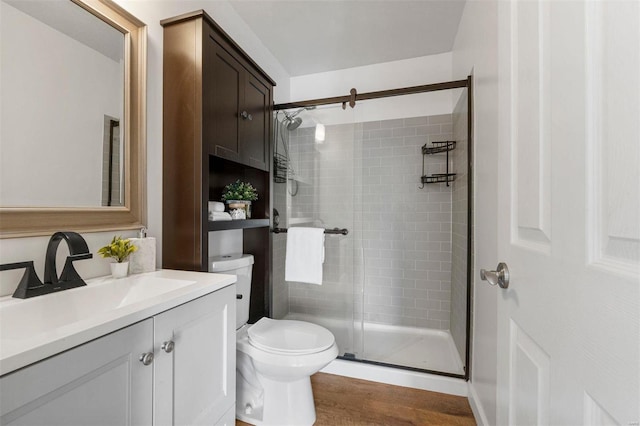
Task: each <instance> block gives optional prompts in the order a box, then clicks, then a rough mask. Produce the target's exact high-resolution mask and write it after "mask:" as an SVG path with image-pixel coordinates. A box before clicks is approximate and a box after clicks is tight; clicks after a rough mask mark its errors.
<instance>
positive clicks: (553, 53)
mask: <svg viewBox="0 0 640 426" xmlns="http://www.w3.org/2000/svg"><path fill="white" fill-rule="evenodd" d="M499 52H500V54H499V70H500V77H499V81H500V98H499V103H500V108H501V110H500V137H499V158H498V159H497V160H498V161H497V162H496V166H497V167H498V173H499V184H498V191H499V192H498V198H499V203H498V206H497V216H498V222H499V247H498V251H499V259H496V263H497V262H498V261H501V262H506V263H507V264H508V267H509V269H510V272H511V274H510V275H511V277H510V287H509V288H508V289H507V290H503V289H500V288H497V287H496V292H497V297H498V327H499V329H498V351H497V362H498V384H499V386H498V411H497V415H498V423H499V424H504V425H506V424H509V425H536V424H541V425H542V424H553V425H583V424H586V425H604V424H620V425H631V424H638V422H640V408H639V406H640V391H639V387H640V384H639V380H640V351H639V349H640V326H639V324H640V317H639V310H640V308H639V301H640V293H639V288H640V279H639V277H640V274H639V270H640V261H639V259H640V172H639V170H640V2H638V1H606V0H597V1H596V0H594V1H586V2H585V1H580V2H576V1H533V0H520V1H517V0H510V1H506V0H505V1H502V2H499ZM478 202H481V200H478ZM479 266H480V267H483V268H486V269H495V266H496V265H479ZM477 285H488V284H487V283H483V282H479V284H477Z"/></svg>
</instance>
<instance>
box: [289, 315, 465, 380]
mask: <svg viewBox="0 0 640 426" xmlns="http://www.w3.org/2000/svg"><path fill="white" fill-rule="evenodd" d="M285 319H292V320H300V321H308V322H312V323H315V324H319V325H321V326H323V327H325V328H327V329H329V330H331V332H332V333H333V334H334V336H335V337H336V342H337V343H338V349H339V350H340V354H341V355H344V354H345V352H348V353H355V356H356V358H355V359H356V360H358V361H370V362H378V363H383V364H387V365H395V366H399V367H410V368H418V369H421V370H430V371H438V372H443V373H451V374H460V375H462V374H464V369H463V366H462V362H461V359H460V355H459V354H458V351H457V349H456V347H455V344H454V342H453V338H452V337H451V333H449V331H448V330H435V329H428V328H417V327H404V326H393V325H384V324H375V323H364V338H363V339H362V341H363V345H362V346H363V348H362V350H358V349H357V346H358V345H357V344H356V345H354V344H353V343H351V341H352V338H353V337H352V336H356V338H353V341H354V342H358V341H359V340H360V339H358V338H357V336H358V335H359V333H360V326H359V323H357V324H355V325H354V329H352V330H349V329H348V327H347V326H346V324H345V321H340V320H337V319H332V318H322V317H316V316H312V315H305V314H297V313H290V314H288V315H287V316H286V317H285ZM354 347H355V349H354Z"/></svg>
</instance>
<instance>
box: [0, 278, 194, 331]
mask: <svg viewBox="0 0 640 426" xmlns="http://www.w3.org/2000/svg"><path fill="white" fill-rule="evenodd" d="M189 284H194V281H184V280H175V279H167V278H157V277H149V276H132V277H127V278H122V279H118V280H113V279H109V280H107V279H105V280H104V281H103V282H97V283H96V282H95V281H94V282H91V284H89V285H87V286H86V287H79V288H74V289H70V290H65V291H61V292H58V293H53V294H49V295H45V296H39V297H33V298H30V299H26V300H24V301H21V302H22V303H7V304H5V305H6V306H5V305H3V304H0V318H2V323H1V324H0V336H2V341H3V342H4V341H5V340H20V339H23V340H24V339H32V338H34V337H36V336H37V335H38V334H44V333H51V332H54V331H55V332H58V331H59V329H60V328H61V327H65V326H67V325H73V324H75V323H77V322H79V321H82V320H86V319H90V318H91V317H93V316H96V315H100V314H102V313H105V312H107V313H108V312H110V311H115V310H117V309H118V308H122V307H124V306H126V305H131V304H134V303H137V302H142V301H144V300H147V299H151V298H154V297H156V296H158V295H161V294H164V293H168V292H171V291H175V290H177V289H179V288H181V287H185V286H187V285H189Z"/></svg>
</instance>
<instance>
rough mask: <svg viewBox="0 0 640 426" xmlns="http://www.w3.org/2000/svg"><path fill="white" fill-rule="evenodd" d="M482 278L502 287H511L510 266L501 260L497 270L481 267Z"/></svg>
mask: <svg viewBox="0 0 640 426" xmlns="http://www.w3.org/2000/svg"><path fill="white" fill-rule="evenodd" d="M480 279H482V280H483V281H488V282H489V284H491V285H496V284H497V285H498V286H500V288H508V287H509V268H507V264H506V263H503V262H500V263H498V267H497V268H496V270H495V271H487V270H485V269H480Z"/></svg>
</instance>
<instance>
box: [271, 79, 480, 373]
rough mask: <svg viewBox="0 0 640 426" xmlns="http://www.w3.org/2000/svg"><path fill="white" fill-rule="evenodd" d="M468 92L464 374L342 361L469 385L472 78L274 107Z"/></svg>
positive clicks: (351, 93) (281, 106)
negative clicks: (425, 375) (457, 381)
mask: <svg viewBox="0 0 640 426" xmlns="http://www.w3.org/2000/svg"><path fill="white" fill-rule="evenodd" d="M464 88H466V89H467V141H468V142H467V143H468V148H467V176H468V183H467V199H468V205H467V300H466V304H467V312H466V317H467V318H466V342H465V354H464V357H465V365H464V374H455V373H447V372H443V371H436V370H427V369H422V368H415V367H406V366H402V365H396V364H387V363H383V362H378V361H368V360H361V359H354V358H351V357H343V356H340V357H339V358H341V359H346V360H349V361H355V362H361V363H365V364H374V365H380V366H384V367H393V368H400V369H403V370H410V371H417V372H421V373H429V374H436V375H439V376H446V377H453V378H457V379H464V380H466V381H468V380H469V378H470V377H471V291H472V282H473V280H472V272H473V265H472V264H471V261H472V250H473V234H472V230H473V223H472V220H473V215H472V212H473V160H472V155H473V142H474V141H473V76H471V75H469V76H468V77H467V78H466V79H464V80H455V81H446V82H442V83H435V84H426V85H422V86H412V87H404V88H400V89H391V90H380V91H377V92H368V93H358V92H357V90H356V89H355V88H354V89H351V91H350V94H349V95H347V96H335V97H330V98H320V99H312V100H306V101H297V102H288V103H283V104H277V105H274V106H273V109H274V111H281V110H287V109H292V108H308V107H316V106H319V105H331V104H342V108H343V109H346V106H347V104H348V105H349V106H350V107H351V108H354V107H355V106H356V103H357V101H364V100H368V99H381V98H388V97H392V96H402V95H413V94H416V93H427V92H436V91H441V90H451V89H464Z"/></svg>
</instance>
